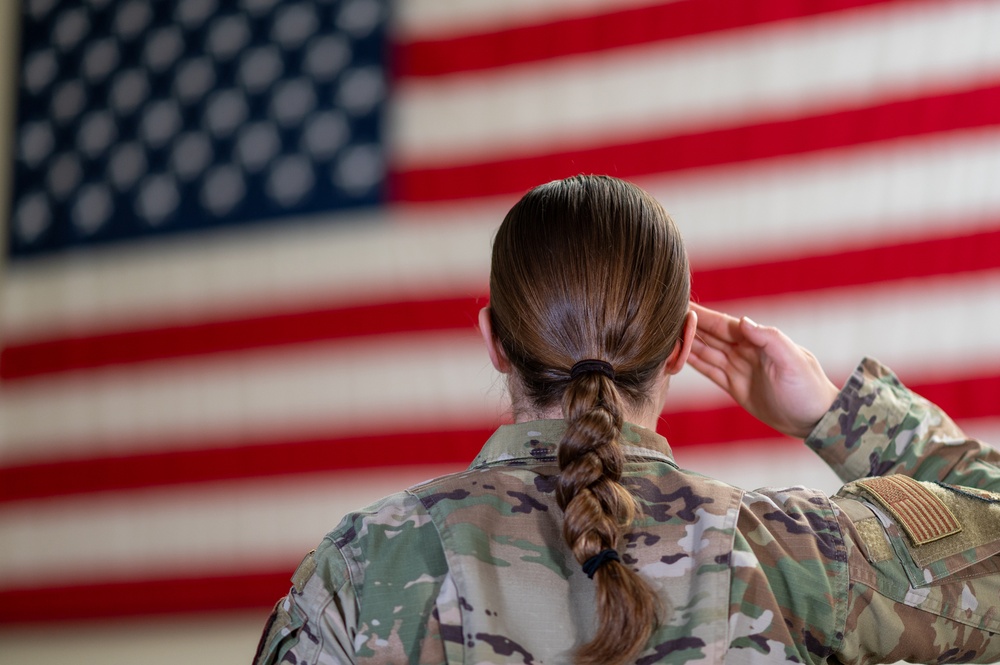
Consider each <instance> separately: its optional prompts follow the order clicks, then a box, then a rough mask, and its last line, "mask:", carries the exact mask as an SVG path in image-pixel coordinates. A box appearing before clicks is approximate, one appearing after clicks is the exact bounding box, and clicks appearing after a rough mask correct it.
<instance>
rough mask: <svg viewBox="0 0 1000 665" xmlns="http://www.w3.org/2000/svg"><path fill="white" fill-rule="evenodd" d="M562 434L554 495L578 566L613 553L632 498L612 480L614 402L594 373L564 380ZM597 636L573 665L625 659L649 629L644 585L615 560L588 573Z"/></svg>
mask: <svg viewBox="0 0 1000 665" xmlns="http://www.w3.org/2000/svg"><path fill="white" fill-rule="evenodd" d="M563 414H564V416H565V419H566V432H565V434H564V435H563V439H562V441H561V442H560V444H559V470H560V474H559V478H558V480H557V482H556V497H557V501H558V502H559V507H560V508H562V510H563V514H564V517H565V521H564V522H563V538H565V540H566V542H567V543H568V544H569V546H570V549H572V551H573V556H574V557H576V560H577V561H578V562H580V564H581V565H582V564H585V562H587V561H588V560H592V559H593V558H594V557H597V556H599V555H600V553H601V552H603V551H606V550H613V551H616V550H617V549H618V542H619V539H620V536H621V529H622V528H623V527H626V526H628V525H629V524H630V523H631V522H632V518H633V516H634V513H635V499H634V498H633V497H632V495H631V494H630V493H629V492H628V490H626V489H625V487H623V486H622V485H621V484H620V483H619V481H620V479H621V476H622V470H623V467H624V464H625V457H624V455H623V453H622V448H621V446H620V445H619V444H618V437H619V435H620V434H621V426H622V400H621V396H620V395H619V393H618V389H617V388H616V387H615V385H614V381H613V380H612V379H610V378H608V377H606V376H603V375H601V374H598V373H596V372H592V373H588V374H585V375H583V376H580V377H577V378H575V379H571V380H570V384H569V386H567V388H566V392H565V393H563ZM593 579H594V581H595V583H596V587H597V588H596V600H597V633H596V634H595V635H594V637H593V639H592V640H591V641H590V642H589V643H587V644H586V645H584V646H583V647H581V648H580V649H579V651H578V653H577V657H576V662H577V663H579V664H580V665H599V664H605V663H610V664H617V663H626V662H629V661H631V660H632V659H633V658H634V657H635V656H636V654H637V653H638V652H639V650H640V649H641V648H642V647H643V646H644V645H645V644H646V640H648V639H649V635H650V633H651V632H652V630H653V627H654V625H655V624H656V621H657V617H656V610H657V606H658V601H657V598H656V596H655V594H654V593H653V591H652V589H650V587H649V585H648V584H646V582H645V581H643V579H642V578H641V577H639V575H638V574H637V573H636V572H635V571H633V570H632V569H631V568H629V567H628V566H626V565H625V564H623V563H621V562H619V561H618V560H617V559H611V560H606V561H604V562H603V563H602V564H600V565H599V566H598V567H597V569H596V570H595V571H594V572H593Z"/></svg>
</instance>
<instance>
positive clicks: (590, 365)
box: [569, 360, 615, 381]
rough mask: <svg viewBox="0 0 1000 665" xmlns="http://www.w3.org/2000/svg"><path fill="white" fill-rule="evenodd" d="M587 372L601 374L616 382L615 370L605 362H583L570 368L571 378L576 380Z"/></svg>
mask: <svg viewBox="0 0 1000 665" xmlns="http://www.w3.org/2000/svg"><path fill="white" fill-rule="evenodd" d="M587 372H599V373H601V374H603V375H604V376H606V377H608V378H609V379H611V380H612V381H614V380H615V369H614V368H613V367H612V366H611V363H607V362H604V361H603V360H581V361H580V362H578V363H576V364H575V365H573V367H572V368H570V370H569V378H571V379H575V378H576V377H578V376H580V375H581V374H584V373H587Z"/></svg>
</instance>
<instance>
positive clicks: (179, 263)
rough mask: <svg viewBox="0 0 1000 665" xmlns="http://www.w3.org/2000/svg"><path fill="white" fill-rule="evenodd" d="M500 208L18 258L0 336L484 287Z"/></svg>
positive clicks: (318, 223)
mask: <svg viewBox="0 0 1000 665" xmlns="http://www.w3.org/2000/svg"><path fill="white" fill-rule="evenodd" d="M484 211H485V212H484ZM503 212H504V210H503V208H499V209H498V208H497V207H496V204H492V205H491V204H489V203H487V204H486V205H485V207H484V206H483V205H478V206H477V207H476V208H475V212H473V213H472V214H471V217H470V213H469V211H468V210H466V209H465V208H464V207H463V206H461V205H459V206H453V207H451V208H450V209H449V210H447V211H440V213H441V214H438V215H436V216H435V217H434V222H433V223H432V225H431V227H430V228H426V227H425V226H424V225H423V222H425V218H424V217H423V216H422V215H420V214H414V215H408V216H407V217H406V218H405V219H398V218H397V216H396V215H394V214H389V215H384V214H383V215H374V214H360V213H358V214H347V215H343V216H339V217H337V216H335V217H333V218H325V219H324V218H322V217H321V218H317V219H307V220H292V219H290V220H287V221H283V222H282V224H280V225H268V226H266V227H265V226H260V227H254V226H252V225H251V226H247V227H246V228H240V229H238V230H233V229H227V230H221V231H215V232H208V233H202V234H195V235H189V236H186V237H183V238H155V239H151V240H146V241H137V242H134V243H130V244H129V245H128V246H127V247H126V246H120V247H106V248H99V249H92V250H89V251H88V252H86V253H75V254H70V255H67V256H53V257H46V258H42V259H37V260H25V261H19V262H17V263H15V264H13V265H11V266H10V268H9V271H8V282H7V284H6V293H5V302H4V310H5V317H4V320H3V325H4V330H5V336H4V339H6V340H12V339H22V338H24V337H31V336H36V335H37V336H43V337H44V336H46V335H59V334H65V333H66V332H69V333H72V332H74V331H77V330H81V329H83V330H92V329H93V328H94V327H97V328H98V329H104V328H108V329H114V328H115V327H116V326H121V325H129V326H132V327H143V326H147V325H153V326H155V325H157V324H158V323H160V322H163V321H171V322H176V323H181V324H183V323H187V322H193V321H205V320H208V321H212V320H220V319H221V320H225V319H226V318H230V317H240V316H244V315H247V314H251V315H252V314H257V313H259V310H260V308H261V307H262V304H264V303H266V305H264V306H265V307H266V310H267V311H268V312H273V313H275V314H278V313H281V312H285V311H297V310H298V311H301V310H302V309H303V308H309V307H312V306H317V303H318V306H326V305H327V304H329V303H330V302H331V301H333V302H336V303H338V304H341V305H351V304H357V303H365V302H369V301H375V302H377V301H379V299H380V297H382V296H384V295H386V294H389V295H390V297H391V298H406V297H423V298H427V297H434V295H435V294H438V293H446V294H448V295H453V294H454V293H455V292H456V289H455V288H454V286H452V285H453V284H454V283H456V282H457V283H459V284H460V285H461V287H462V289H472V292H473V293H482V292H485V290H486V286H485V285H486V281H487V271H486V270H484V269H483V266H484V265H488V262H489V259H488V257H489V250H490V240H491V237H492V235H491V233H492V231H493V230H495V228H496V227H497V226H499V223H500V220H501V219H502V217H503ZM470 218H471V220H472V221H473V223H467V222H466V220H468V219H470ZM410 222H412V223H410ZM445 259H446V260H445ZM415 279H416V280H418V282H417V283H414V280H415Z"/></svg>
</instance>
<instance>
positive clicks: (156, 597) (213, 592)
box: [0, 561, 298, 630]
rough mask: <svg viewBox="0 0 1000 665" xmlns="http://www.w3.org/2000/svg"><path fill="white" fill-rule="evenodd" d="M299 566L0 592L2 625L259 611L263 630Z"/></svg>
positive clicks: (290, 563) (0, 619)
mask: <svg viewBox="0 0 1000 665" xmlns="http://www.w3.org/2000/svg"><path fill="white" fill-rule="evenodd" d="M297 563H298V562H297V561H289V563H288V567H287V568H283V569H281V570H274V571H264V572H249V573H243V574H240V575H229V576H224V575H204V576H200V577H183V578H172V579H148V580H138V581H130V582H99V583H93V584H80V585H66V586H51V587H28V588H14V589H0V624H24V623H39V622H45V623H48V622H51V621H66V620H79V619H107V618H111V617H128V616H143V615H163V614H188V613H191V612H216V611H231V610H246V609H259V610H260V627H261V630H263V629H264V624H265V622H266V620H267V616H268V610H270V609H271V607H273V606H274V603H275V602H276V601H277V600H278V599H279V598H281V597H282V596H284V595H285V594H286V593H288V589H289V588H290V586H291V583H290V582H289V580H290V578H291V576H292V572H293V571H294V570H295V566H296V564H297Z"/></svg>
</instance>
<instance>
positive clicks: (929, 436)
mask: <svg viewBox="0 0 1000 665" xmlns="http://www.w3.org/2000/svg"><path fill="white" fill-rule="evenodd" d="M806 444H807V445H808V446H809V447H811V448H812V449H813V450H815V451H816V452H817V453H818V454H819V455H820V457H822V458H823V459H824V460H825V461H826V462H827V463H828V464H829V465H830V467H831V468H832V469H833V470H834V472H836V473H837V475H838V476H840V478H841V480H843V481H844V482H851V481H854V480H857V479H859V478H863V477H866V476H885V475H889V474H894V473H896V474H903V475H906V476H910V477H913V478H916V479H918V480H925V481H940V482H946V483H949V484H953V485H962V486H966V487H975V488H980V489H985V490H992V491H994V492H998V491H1000V451H997V450H996V449H994V448H991V447H990V446H988V445H985V444H983V443H981V442H979V441H975V440H973V439H969V438H968V437H966V435H965V434H964V433H963V432H962V430H961V429H959V427H958V426H957V425H956V424H955V423H954V422H952V420H951V419H950V418H949V417H948V416H947V415H946V414H945V413H944V412H943V411H942V410H941V409H939V408H938V407H937V406H935V405H934V404H932V403H931V402H929V401H927V400H926V399H924V398H922V397H920V396H919V395H917V394H915V393H913V392H911V391H910V390H908V389H907V388H906V387H905V386H903V384H902V383H900V381H899V379H897V378H896V376H895V375H894V374H893V373H892V372H891V371H889V370H888V369H887V368H885V367H884V366H882V365H881V364H879V363H878V362H877V361H875V360H872V359H869V358H866V359H865V360H863V361H862V362H861V364H860V365H859V366H858V368H857V369H856V370H855V372H854V374H853V375H852V376H851V378H850V379H849V380H848V382H847V384H846V385H845V386H844V389H843V390H842V391H841V392H840V394H839V395H838V397H837V400H836V401H835V402H834V404H833V406H832V407H831V408H830V410H829V411H828V412H827V414H826V415H825V416H824V417H823V419H822V420H820V421H819V423H818V424H817V425H816V427H815V428H814V429H813V431H812V433H811V434H810V436H809V437H808V438H807V439H806Z"/></svg>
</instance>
